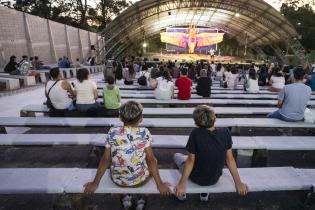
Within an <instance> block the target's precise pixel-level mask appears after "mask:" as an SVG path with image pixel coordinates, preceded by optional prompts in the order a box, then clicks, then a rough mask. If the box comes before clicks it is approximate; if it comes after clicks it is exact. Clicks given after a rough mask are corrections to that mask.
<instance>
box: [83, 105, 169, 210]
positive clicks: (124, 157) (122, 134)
mask: <svg viewBox="0 0 315 210" xmlns="http://www.w3.org/2000/svg"><path fill="white" fill-rule="evenodd" d="M142 112H143V107H142V105H141V104H139V103H138V102H136V101H129V102H127V103H125V104H123V105H122V106H121V108H120V110H119V116H120V120H121V121H122V122H123V123H124V126H122V127H113V128H111V129H110V130H109V131H108V134H107V138H106V141H105V152H104V155H103V157H102V159H101V161H100V163H99V167H98V170H97V172H96V175H95V178H94V180H93V181H92V182H89V183H87V184H85V190H84V192H85V193H87V194H90V193H94V192H95V190H96V189H97V187H98V185H99V183H100V181H101V179H102V176H103V175H104V173H105V171H106V169H107V168H108V167H109V166H110V174H111V175H110V176H111V179H112V181H113V182H114V183H115V184H116V185H118V186H121V187H122V188H126V187H131V188H136V187H140V186H142V185H143V184H145V183H146V182H148V180H149V179H150V176H152V177H153V178H154V181H155V183H156V186H157V189H158V190H159V192H160V193H161V194H162V195H168V194H170V189H169V187H168V186H167V185H166V184H165V183H164V182H163V181H162V180H161V177H160V174H159V170H158V164H157V160H156V158H155V157H154V154H153V151H152V147H151V145H152V136H151V134H150V131H149V130H148V129H147V128H144V127H139V124H140V123H141V122H142V120H143V115H142ZM132 202H133V199H132V196H131V195H124V196H122V197H121V204H122V207H123V209H131V208H132V207H133V203H132ZM134 206H135V207H136V209H137V210H141V209H144V208H145V206H146V198H145V197H143V196H140V198H139V199H138V200H137V201H136V203H135V205H134Z"/></svg>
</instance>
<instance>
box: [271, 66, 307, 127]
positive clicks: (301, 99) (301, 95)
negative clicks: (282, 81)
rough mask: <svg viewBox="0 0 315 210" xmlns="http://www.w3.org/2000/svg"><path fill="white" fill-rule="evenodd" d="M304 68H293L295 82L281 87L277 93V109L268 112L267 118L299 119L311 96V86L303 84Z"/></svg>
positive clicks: (302, 116) (302, 115)
mask: <svg viewBox="0 0 315 210" xmlns="http://www.w3.org/2000/svg"><path fill="white" fill-rule="evenodd" d="M304 76H305V70H304V69H303V68H302V67H298V68H296V69H295V70H294V79H295V83H293V84H289V85H286V86H284V87H283V89H282V90H281V92H280V93H279V95H278V107H279V110H278V111H276V112H274V113H270V114H269V115H268V117H269V118H277V119H280V120H284V121H301V120H303V119H304V112H305V108H306V106H307V103H308V101H309V100H310V98H311V94H312V91H311V88H310V87H308V86H306V85H305V84H304Z"/></svg>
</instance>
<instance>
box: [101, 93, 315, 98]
mask: <svg viewBox="0 0 315 210" xmlns="http://www.w3.org/2000/svg"><path fill="white" fill-rule="evenodd" d="M98 96H99V97H100V98H102V97H103V93H102V92H99V94H98ZM120 96H121V98H148V99H155V96H154V94H153V93H142V92H137V93H124V92H121V93H120ZM175 97H177V96H175ZM191 98H192V99H196V98H201V99H202V98H203V97H202V96H199V95H197V94H192V95H191ZM210 98H211V99H260V100H268V99H275V100H277V99H278V96H277V95H268V94H248V95H247V94H211V97H210ZM311 100H315V95H312V96H311Z"/></svg>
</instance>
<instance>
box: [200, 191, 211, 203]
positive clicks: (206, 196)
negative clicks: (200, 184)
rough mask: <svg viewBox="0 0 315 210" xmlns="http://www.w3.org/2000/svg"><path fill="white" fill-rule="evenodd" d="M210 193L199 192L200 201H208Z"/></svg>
mask: <svg viewBox="0 0 315 210" xmlns="http://www.w3.org/2000/svg"><path fill="white" fill-rule="evenodd" d="M209 195H210V193H200V196H199V197H200V201H201V202H208V200H209Z"/></svg>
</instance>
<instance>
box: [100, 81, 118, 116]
mask: <svg viewBox="0 0 315 210" xmlns="http://www.w3.org/2000/svg"><path fill="white" fill-rule="evenodd" d="M107 83H108V85H107V86H106V87H104V90H103V100H104V106H105V109H106V110H107V112H108V114H109V115H111V116H112V115H114V116H118V112H119V108H120V105H121V102H120V101H121V97H120V90H119V88H118V87H117V86H116V85H115V78H114V77H112V76H108V77H107Z"/></svg>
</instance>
